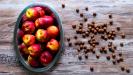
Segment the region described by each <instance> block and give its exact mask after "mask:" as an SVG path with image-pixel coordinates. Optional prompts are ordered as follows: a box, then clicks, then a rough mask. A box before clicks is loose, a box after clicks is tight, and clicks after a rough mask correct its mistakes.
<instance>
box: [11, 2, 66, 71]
mask: <svg viewBox="0 0 133 75" xmlns="http://www.w3.org/2000/svg"><path fill="white" fill-rule="evenodd" d="M35 6H41V7H44V8H48V9H50V10H51V12H53V14H54V15H55V18H56V21H57V24H58V28H59V30H60V35H59V37H58V40H59V43H60V48H59V51H58V52H57V53H56V55H55V56H54V59H53V61H52V62H51V63H50V64H48V65H47V66H44V67H41V68H34V67H31V66H30V65H29V64H28V63H27V62H26V60H25V59H24V58H23V56H22V55H21V53H20V51H19V49H18V44H19V43H18V34H17V31H18V29H19V27H20V26H21V25H22V24H21V20H22V15H23V14H24V13H25V12H26V10H27V9H28V8H30V7H35ZM63 36H64V35H63V29H62V22H61V19H60V18H59V15H58V14H57V12H56V11H55V10H54V9H53V8H51V7H50V6H48V5H46V4H31V5H29V6H27V7H26V8H25V9H24V10H23V11H22V12H21V13H20V15H19V17H18V19H17V22H16V26H15V29H14V40H13V42H14V49H15V51H16V54H17V57H18V59H19V61H20V62H21V63H22V64H23V66H24V67H25V68H27V69H28V70H30V71H32V72H45V71H47V70H49V69H50V68H52V67H53V66H54V65H55V64H56V62H57V61H58V59H59V58H60V55H61V52H62V51H63V50H64V49H63V48H64V43H63Z"/></svg>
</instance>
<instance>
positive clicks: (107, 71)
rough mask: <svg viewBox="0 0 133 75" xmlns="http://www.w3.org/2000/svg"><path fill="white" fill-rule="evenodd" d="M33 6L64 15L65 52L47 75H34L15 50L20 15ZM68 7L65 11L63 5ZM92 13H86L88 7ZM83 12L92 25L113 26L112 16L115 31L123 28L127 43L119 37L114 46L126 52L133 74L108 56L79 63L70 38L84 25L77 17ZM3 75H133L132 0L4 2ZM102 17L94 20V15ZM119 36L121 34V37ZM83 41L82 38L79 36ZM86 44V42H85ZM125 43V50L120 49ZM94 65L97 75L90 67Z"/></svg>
mask: <svg viewBox="0 0 133 75" xmlns="http://www.w3.org/2000/svg"><path fill="white" fill-rule="evenodd" d="M30 3H46V4H49V5H50V6H52V7H53V8H54V9H55V10H56V11H57V12H58V13H59V15H60V17H61V19H62V23H63V29H64V34H65V37H64V38H65V40H64V41H65V51H64V52H63V53H62V57H61V59H60V60H59V62H58V63H57V64H56V66H55V67H54V68H53V69H51V70H50V71H48V72H45V73H31V72H29V71H28V70H26V69H25V68H24V67H23V66H22V65H21V64H20V63H19V61H18V59H17V57H16V54H15V50H14V49H13V42H12V41H13V31H14V26H15V23H16V20H17V17H18V15H19V13H20V12H21V11H22V10H23V8H24V7H26V6H27V5H29V4H30ZM62 3H65V5H66V7H65V9H62V8H61V4H62ZM86 6H88V7H89V11H87V12H86V11H85V9H84V8H85V7H86ZM76 8H79V9H80V11H81V12H84V14H85V15H86V17H87V18H88V19H89V20H88V22H91V21H96V22H97V23H98V24H101V23H106V22H109V21H110V20H109V19H108V14H113V21H114V26H113V27H112V28H113V29H114V27H116V26H120V27H121V31H122V32H124V33H125V34H126V38H125V39H121V38H120V37H119V36H118V37H117V38H116V40H114V41H113V42H114V43H115V45H117V46H118V50H117V52H118V53H119V52H123V54H124V58H125V63H126V64H128V66H129V68H130V69H131V73H130V74H126V73H125V72H121V71H120V68H119V67H118V66H113V65H112V63H111V62H108V61H106V58H105V57H104V55H103V56H102V57H101V58H100V59H99V60H97V59H96V58H95V55H92V54H90V55H89V58H88V60H85V59H84V58H83V60H82V61H79V60H78V58H77V53H76V49H75V47H74V46H73V47H71V48H70V47H68V45H67V44H68V43H67V41H66V38H67V37H70V38H73V36H74V35H75V31H74V30H73V29H72V28H71V25H73V24H78V23H79V22H83V20H82V19H81V18H80V17H79V14H76V12H75V9H76ZM0 12H1V13H0V75H42V74H43V75H133V73H132V71H133V39H132V38H133V31H132V29H133V1H132V0H38V1H36V0H21V1H20V0H0ZM93 12H96V13H97V14H98V16H97V17H96V18H95V19H94V18H93V17H92V13H93ZM118 34H119V33H118ZM79 37H80V36H79ZM82 40H83V41H86V39H82ZM72 41H73V42H74V41H75V40H74V39H72ZM120 42H124V45H125V46H124V47H123V48H121V47H120V46H119V43H120ZM91 65H93V66H94V68H95V71H94V73H91V72H90V70H89V67H90V66H91Z"/></svg>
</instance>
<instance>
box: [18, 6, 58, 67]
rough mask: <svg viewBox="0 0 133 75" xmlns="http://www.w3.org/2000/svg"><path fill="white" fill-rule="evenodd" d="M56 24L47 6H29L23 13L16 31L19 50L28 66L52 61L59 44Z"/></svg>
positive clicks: (46, 63)
mask: <svg viewBox="0 0 133 75" xmlns="http://www.w3.org/2000/svg"><path fill="white" fill-rule="evenodd" d="M57 25H58V23H57V22H56V19H55V16H54V14H53V13H52V12H51V11H50V10H49V9H48V8H44V7H41V6H35V7H30V8H28V9H27V10H26V12H25V13H24V14H23V16H22V19H21V25H20V27H19V31H18V37H19V50H20V53H21V55H22V56H23V57H24V59H25V60H26V61H27V63H28V64H29V65H30V66H32V67H42V66H47V65H48V64H49V63H51V62H52V60H53V58H54V56H55V55H56V53H57V52H58V50H59V46H60V45H59V38H58V37H59V29H58V26H57ZM57 38H58V39H57Z"/></svg>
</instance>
